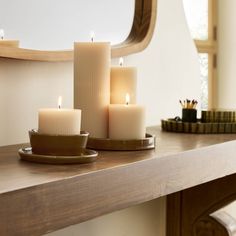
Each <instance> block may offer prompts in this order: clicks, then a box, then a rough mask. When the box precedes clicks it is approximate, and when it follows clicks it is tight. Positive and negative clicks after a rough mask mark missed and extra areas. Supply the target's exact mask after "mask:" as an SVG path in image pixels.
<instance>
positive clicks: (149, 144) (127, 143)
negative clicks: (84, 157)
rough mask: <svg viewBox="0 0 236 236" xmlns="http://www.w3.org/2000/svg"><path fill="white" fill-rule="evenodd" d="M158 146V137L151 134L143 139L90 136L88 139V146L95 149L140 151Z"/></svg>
mask: <svg viewBox="0 0 236 236" xmlns="http://www.w3.org/2000/svg"><path fill="white" fill-rule="evenodd" d="M155 146H156V137H155V136H154V135H151V134H146V137H145V138H143V139H132V140H115V139H102V138H90V137H89V139H88V143H87V148H91V149H95V150H110V151H138V150H148V149H153V148H155Z"/></svg>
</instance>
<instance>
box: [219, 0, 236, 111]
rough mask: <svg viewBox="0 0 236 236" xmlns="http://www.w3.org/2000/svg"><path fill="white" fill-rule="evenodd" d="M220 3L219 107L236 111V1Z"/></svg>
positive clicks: (228, 0) (222, 0)
mask: <svg viewBox="0 0 236 236" xmlns="http://www.w3.org/2000/svg"><path fill="white" fill-rule="evenodd" d="M218 2H219V7H218V9H219V10H218V11H219V20H218V22H219V23H218V24H219V30H218V45H219V47H218V51H219V54H218V81H217V82H218V83H217V90H218V107H219V108H225V109H236V47H235V42H236V30H235V29H236V15H235V9H236V1H235V0H227V1H224V0H219V1H218Z"/></svg>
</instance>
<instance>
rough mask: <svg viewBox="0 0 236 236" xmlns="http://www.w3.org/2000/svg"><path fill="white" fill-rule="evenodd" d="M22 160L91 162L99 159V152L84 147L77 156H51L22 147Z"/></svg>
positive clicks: (69, 162) (20, 153)
mask: <svg viewBox="0 0 236 236" xmlns="http://www.w3.org/2000/svg"><path fill="white" fill-rule="evenodd" d="M18 153H19V155H20V158H21V160H24V161H30V162H37V163H46V164H55V165H60V164H83V163H91V162H94V161H96V160H97V156H98V153H97V152H96V151H93V150H89V149H83V150H82V152H81V154H80V155H77V156H49V155H41V154H40V155H39V154H35V153H33V152H32V148H31V147H28V148H21V149H19V151H18Z"/></svg>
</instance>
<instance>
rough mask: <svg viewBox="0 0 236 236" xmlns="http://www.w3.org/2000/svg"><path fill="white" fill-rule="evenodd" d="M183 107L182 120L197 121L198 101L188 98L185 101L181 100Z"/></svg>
mask: <svg viewBox="0 0 236 236" xmlns="http://www.w3.org/2000/svg"><path fill="white" fill-rule="evenodd" d="M179 103H180V105H181V107H182V121H183V122H197V110H196V106H197V104H198V102H197V101H196V100H192V101H191V100H189V99H186V100H184V101H181V100H179Z"/></svg>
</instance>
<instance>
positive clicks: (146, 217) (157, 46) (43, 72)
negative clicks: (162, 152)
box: [0, 0, 200, 236]
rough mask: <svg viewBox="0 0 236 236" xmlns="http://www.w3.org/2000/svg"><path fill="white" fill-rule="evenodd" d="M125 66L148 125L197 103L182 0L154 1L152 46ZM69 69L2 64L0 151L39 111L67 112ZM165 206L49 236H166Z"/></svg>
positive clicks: (159, 203)
mask: <svg viewBox="0 0 236 236" xmlns="http://www.w3.org/2000/svg"><path fill="white" fill-rule="evenodd" d="M125 60H126V64H130V65H134V66H137V67H138V75H139V79H138V102H139V103H142V104H144V105H145V106H146V107H147V125H156V124H159V123H160V119H161V118H166V117H171V116H172V117H173V116H175V115H179V114H180V107H179V104H178V100H179V99H180V98H186V97H189V98H196V99H198V100H199V97H200V81H199V77H200V72H199V65H198V57H197V52H196V49H195V47H194V43H193V41H192V39H191V38H190V34H189V31H188V29H187V25H186V21H185V16H184V11H183V6H182V0H158V18H157V25H156V29H155V33H154V37H153V39H152V42H151V44H150V45H149V47H148V48H147V49H146V50H145V51H144V52H141V53H139V54H136V55H132V56H129V57H127V58H125ZM113 63H117V60H114V61H113ZM72 69H73V65H72V63H41V62H26V61H15V60H6V59H1V60H0V83H1V84H0V96H1V98H2V99H1V101H0V106H1V112H2V113H1V116H0V119H1V120H0V130H1V132H0V142H1V143H0V144H1V145H6V144H11V143H20V142H26V141H28V137H27V131H28V130H29V129H31V128H34V127H37V110H38V108H40V107H53V106H55V104H56V100H57V97H58V95H62V96H63V97H64V106H65V107H71V106H72V100H73V93H72V91H73V71H72ZM157 148H158V147H157ZM164 202H165V199H164V198H162V199H157V200H155V201H153V202H150V203H146V204H144V205H141V206H136V207H134V208H130V209H125V210H123V211H120V212H116V213H113V214H109V215H106V216H103V217H101V218H97V219H94V220H92V221H88V222H86V223H83V224H80V225H78V226H72V227H69V228H68V229H65V230H63V231H58V232H54V233H52V234H51V236H52V235H53V236H58V235H68V234H69V235H86V236H87V235H89V236H99V235H101V236H106V235H112V236H116V235H117V236H121V235H123V236H132V235H138V236H151V235H158V236H164V235H165V225H164V223H163V222H164V219H165V214H164V210H163V208H165V204H164ZM155 217H156V218H155ZM154 218H155V219H154ZM151 219H154V221H152V220H151ZM150 220H151V222H150ZM141 222H142V223H141ZM129 226H130V227H129ZM111 231H112V233H111ZM157 232H159V233H157Z"/></svg>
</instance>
